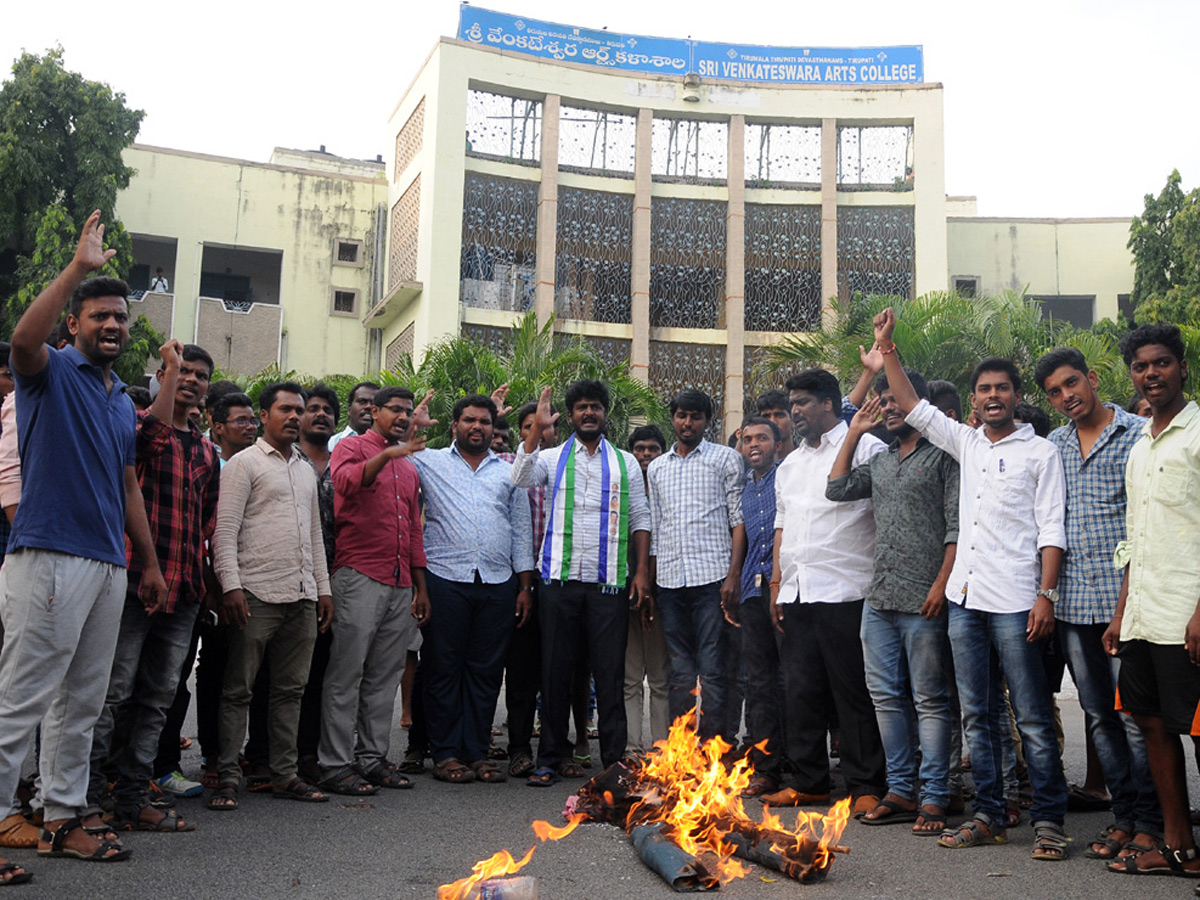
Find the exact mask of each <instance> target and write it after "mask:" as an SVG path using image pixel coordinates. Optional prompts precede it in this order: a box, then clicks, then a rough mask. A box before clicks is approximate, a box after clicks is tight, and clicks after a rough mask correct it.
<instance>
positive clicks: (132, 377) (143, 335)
mask: <svg viewBox="0 0 1200 900" xmlns="http://www.w3.org/2000/svg"><path fill="white" fill-rule="evenodd" d="M166 342H167V339H166V338H165V337H163V336H162V335H161V334H159V333H158V332H157V331H155V330H154V327H153V326H152V325H151V324H150V321H149V320H148V319H147V318H146V317H145V316H138V317H137V318H136V319H134V321H133V324H131V325H130V326H129V343H128V344H127V345H126V346H125V349H124V350H122V351H121V355H120V356H118V357H117V359H116V362H114V363H113V371H114V372H116V373H117V375H118V376H119V377H120V379H121V380H122V381H124V382H125V383H126V384H137V383H138V382H139V381H141V380H142V376H143V375H145V374H146V360H148V359H149V358H150V357H151V356H155V355H157V354H158V348H159V347H161V346H162V345H163V344H165V343H166Z"/></svg>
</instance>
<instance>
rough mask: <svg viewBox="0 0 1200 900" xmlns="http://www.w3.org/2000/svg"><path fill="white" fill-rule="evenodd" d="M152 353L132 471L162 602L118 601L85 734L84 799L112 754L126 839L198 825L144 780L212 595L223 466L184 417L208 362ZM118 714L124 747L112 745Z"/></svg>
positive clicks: (173, 349)
mask: <svg viewBox="0 0 1200 900" xmlns="http://www.w3.org/2000/svg"><path fill="white" fill-rule="evenodd" d="M159 355H160V356H161V357H162V366H161V368H160V369H159V370H158V373H157V378H158V383H159V391H158V396H157V397H155V399H154V402H153V404H152V405H151V406H150V409H149V410H147V411H146V412H143V413H139V414H138V437H137V473H138V481H139V482H140V484H141V489H142V497H143V500H144V502H145V505H146V513H147V518H148V519H149V522H150V532H151V534H152V535H153V537H154V543H155V547H156V548H157V551H158V556H159V558H160V560H161V567H162V570H163V573H164V575H165V577H166V579H167V582H168V584H167V603H166V606H165V607H164V608H163V609H162V610H161V611H158V612H156V613H155V614H154V615H152V616H151V615H147V614H146V610H145V608H144V607H143V606H142V604H141V602H140V601H139V600H138V598H137V595H136V593H134V592H133V591H130V592H129V593H128V594H127V595H126V597H125V604H124V607H123V609H122V611H121V628H120V632H119V635H118V639H117V652H116V655H115V657H114V659H113V666H112V674H111V675H110V677H109V682H108V696H107V697H106V699H105V701H104V711H103V712H102V713H101V715H100V719H99V721H97V723H96V728H95V731H94V734H93V736H92V771H91V787H90V794H91V798H92V802H97V803H98V802H99V799H100V798H101V797H102V796H103V795H104V794H105V793H106V792H107V790H108V788H107V784H106V781H107V778H106V775H105V773H104V772H103V771H102V768H103V767H104V765H105V764H106V762H108V760H109V753H110V752H113V751H115V758H114V759H113V765H114V768H115V769H116V776H117V777H116V784H115V785H114V787H113V791H112V795H113V808H114V812H115V820H114V824H116V825H118V826H119V827H122V828H126V829H129V830H132V831H157V832H176V831H191V830H192V829H193V828H195V826H194V825H192V824H190V823H188V822H186V821H184V820H183V819H182V818H181V817H180V816H179V815H178V814H176V812H175V810H173V809H168V810H162V809H159V808H158V807H156V806H154V805H152V804H151V802H150V778H151V776H152V775H153V774H154V772H153V766H154V759H155V756H156V755H157V753H158V741H159V735H160V734H161V732H162V730H163V726H164V724H165V723H166V721H167V710H168V709H169V708H170V706H171V704H172V703H173V702H174V700H175V691H176V689H177V688H178V687H179V679H180V677H181V673H182V671H183V663H184V659H185V658H186V657H187V655H188V651H189V650H190V649H191V643H192V631H193V630H194V629H195V626H196V617H197V615H198V614H199V611H200V604H201V602H202V601H204V600H205V598H206V597H207V596H208V595H209V592H210V588H211V589H212V591H214V592H215V590H216V581H215V579H214V578H213V576H212V569H211V566H210V564H209V561H208V551H207V547H206V544H207V542H208V539H209V538H211V537H212V533H213V527H214V526H215V525H216V517H217V496H218V491H219V488H220V478H221V466H220V463H219V461H218V457H217V448H216V447H215V446H214V445H213V444H212V443H210V442H209V441H206V440H204V437H203V435H201V434H200V429H199V428H198V427H197V426H196V424H195V423H194V422H192V421H191V419H190V418H189V416H188V411H189V410H190V409H191V408H192V407H193V406H194V405H195V404H196V403H197V402H199V401H200V400H201V399H202V398H203V397H204V394H205V392H206V391H207V390H208V382H209V381H210V380H211V378H212V371H213V361H212V357H211V356H209V355H208V353H207V352H206V351H205V350H204V349H203V348H201V347H198V346H196V345H195V344H180V343H179V341H175V340H171V341H167V343H165V344H164V345H163V346H162V348H161V349H160V350H159ZM140 570H141V566H140V565H139V564H138V561H137V559H136V558H135V557H134V556H133V554H132V553H131V554H130V557H129V572H130V575H131V576H132V577H136V576H137V575H138V574H140ZM123 707H124V710H123V712H122V713H121V715H122V716H123V717H124V727H123V728H121V729H120V730H121V732H123V735H122V737H123V740H119V741H114V740H113V737H114V734H115V733H116V732H117V729H118V725H117V718H118V710H122V708H123ZM176 744H178V740H177V741H176ZM114 745H116V746H114Z"/></svg>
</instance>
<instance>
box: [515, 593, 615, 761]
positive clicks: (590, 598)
mask: <svg viewBox="0 0 1200 900" xmlns="http://www.w3.org/2000/svg"><path fill="white" fill-rule="evenodd" d="M539 596H540V597H541V603H540V605H539V609H538V616H539V618H540V621H541V627H542V736H541V738H540V739H539V740H538V758H537V763H538V766H539V767H542V766H546V767H549V768H557V767H558V765H559V763H561V762H562V761H563V759H565V758H568V757H570V756H571V753H572V750H573V748H572V745H571V743H570V741H569V740H568V738H567V731H568V723H569V719H570V714H571V673H572V672H573V671H574V669H575V659H576V655H577V652H578V647H579V645H580V641H581V639H582V640H584V641H585V642H586V646H587V649H588V655H589V657H590V659H591V669H592V675H593V677H594V678H595V682H596V720H597V722H596V724H597V726H598V729H599V732H600V759H601V762H602V763H603V764H604V765H605V766H611V765H612V764H613V763H615V762H618V761H619V760H620V759H621V757H622V756H624V755H625V742H626V740H627V738H628V733H627V730H626V722H625V642H626V640H627V638H628V637H629V594H628V592H626V591H621V592H620V593H606V592H604V591H603V590H601V586H600V585H599V584H590V583H584V582H580V581H567V582H558V581H555V582H550V583H548V584H543V585H542V586H541V588H540V589H539Z"/></svg>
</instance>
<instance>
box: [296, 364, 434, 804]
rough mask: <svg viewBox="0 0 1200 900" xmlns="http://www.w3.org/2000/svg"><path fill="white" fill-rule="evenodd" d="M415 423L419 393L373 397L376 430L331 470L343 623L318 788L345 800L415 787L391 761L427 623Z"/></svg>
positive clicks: (328, 695) (329, 685) (325, 706)
mask: <svg viewBox="0 0 1200 900" xmlns="http://www.w3.org/2000/svg"><path fill="white" fill-rule="evenodd" d="M412 414H413V394H412V391H409V390H406V389H404V388H400V387H385V388H383V389H382V390H380V391H379V392H378V393H376V394H375V400H374V403H373V404H372V407H371V415H372V417H373V421H372V424H371V427H370V428H368V429H367V430H366V432H365V433H363V434H361V435H357V436H351V437H348V438H346V439H344V440H342V441H340V442H339V443H338V445H337V447H335V448H334V451H333V458H332V460H331V463H330V464H331V466H332V468H333V489H334V506H333V509H334V523H335V527H336V543H337V553H336V555H335V556H334V563H333V569H334V571H333V578H332V587H333V596H334V608H335V609H336V610H337V615H336V618H335V620H334V623H333V645H332V647H331V648H330V653H329V668H328V669H326V671H325V685H324V691H323V695H322V699H321V744H320V748H319V754H320V759H321V770H322V774H323V775H324V780H323V781H322V783H321V786H322V787H323V788H324V789H325V790H328V791H334V792H336V793H339V794H350V795H362V794H374V793H376V792H377V791H378V789H379V788H380V787H388V788H408V787H412V782H411V781H409V780H408V779H407V778H405V777H404V776H403V775H402V774H401V773H400V772H399V771H398V770H397V767H396V764H395V763H393V762H391V761H389V760H388V757H387V753H388V743H389V738H390V736H391V731H392V714H393V711H394V707H395V704H396V690H397V688H398V687H399V686H400V676H401V674H403V671H404V660H405V655H406V651H407V650H408V646H409V644H411V643H412V640H413V637H414V635H415V632H416V629H417V627H418V626H419V625H423V624H425V621H426V620H427V619H428V618H429V597H428V595H427V594H426V592H425V547H424V543H423V541H422V538H421V512H420V509H419V507H418V506H417V488H418V486H419V484H420V479H419V478H418V476H417V469H416V467H415V466H414V465H413V464H412V462H410V461H409V460H407V459H405V458H404V457H406V456H408V455H409V454H410V453H412V452H414V451H416V450H420V449H421V448H422V447H423V446H424V440H423V439H422V438H419V437H418V438H415V439H413V440H411V441H409V442H408V443H407V444H402V443H400V440H401V438H403V436H404V433H405V432H406V431H407V430H408V426H409V423H410V422H411V421H412ZM356 732H357V740H356V738H355V733H356Z"/></svg>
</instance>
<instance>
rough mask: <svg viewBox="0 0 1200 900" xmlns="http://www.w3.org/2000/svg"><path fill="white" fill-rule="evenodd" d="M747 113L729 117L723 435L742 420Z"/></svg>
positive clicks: (744, 341) (744, 339)
mask: <svg viewBox="0 0 1200 900" xmlns="http://www.w3.org/2000/svg"><path fill="white" fill-rule="evenodd" d="M745 133H746V117H745V116H731V117H730V119H729V163H728V168H729V204H728V206H727V207H726V211H725V329H726V333H727V335H728V337H727V339H726V343H725V435H729V434H730V433H731V432H732V431H733V430H734V429H735V428H737V427H738V426H739V425H740V424H741V422H742V394H743V384H744V373H743V372H742V368H743V366H744V364H745V360H746V355H745V344H746V318H745V313H746V143H745Z"/></svg>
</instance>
